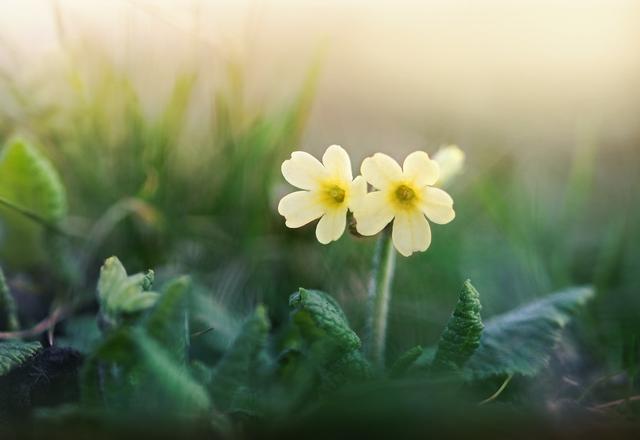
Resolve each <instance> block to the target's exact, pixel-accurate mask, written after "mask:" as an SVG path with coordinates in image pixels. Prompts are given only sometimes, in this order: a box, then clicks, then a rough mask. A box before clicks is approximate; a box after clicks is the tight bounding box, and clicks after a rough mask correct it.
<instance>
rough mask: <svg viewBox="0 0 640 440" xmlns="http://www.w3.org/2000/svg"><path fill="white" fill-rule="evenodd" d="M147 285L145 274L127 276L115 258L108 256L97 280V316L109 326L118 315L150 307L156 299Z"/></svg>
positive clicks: (146, 275) (148, 284) (148, 279)
mask: <svg viewBox="0 0 640 440" xmlns="http://www.w3.org/2000/svg"><path fill="white" fill-rule="evenodd" d="M148 287H150V276H149V273H147V274H142V273H139V274H135V275H131V276H129V275H127V271H126V270H125V268H124V266H123V265H122V263H121V262H120V260H118V258H117V257H110V258H108V259H107V260H106V261H105V263H104V265H103V266H102V268H101V269H100V278H99V280H98V300H99V302H100V315H101V317H102V318H103V319H104V320H105V321H106V322H107V323H108V324H109V325H111V326H113V325H115V324H116V323H117V322H119V318H120V315H122V314H130V313H136V312H140V311H142V310H145V309H148V308H150V307H152V306H153V305H154V304H155V303H156V301H157V299H158V296H159V295H158V294H157V293H156V292H150V291H147V290H145V288H148Z"/></svg>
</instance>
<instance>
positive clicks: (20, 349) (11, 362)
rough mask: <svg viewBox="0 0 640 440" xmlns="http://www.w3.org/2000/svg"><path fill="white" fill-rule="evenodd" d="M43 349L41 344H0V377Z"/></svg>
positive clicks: (13, 342)
mask: <svg viewBox="0 0 640 440" xmlns="http://www.w3.org/2000/svg"><path fill="white" fill-rule="evenodd" d="M41 349H42V345H40V343H39V342H22V341H7V342H0V376H4V375H5V374H7V373H9V372H10V371H11V370H13V369H14V368H17V367H19V366H20V365H22V364H24V363H25V362H27V361H28V360H30V359H31V358H33V357H34V356H35V355H36V354H38V352H39V351H40V350H41Z"/></svg>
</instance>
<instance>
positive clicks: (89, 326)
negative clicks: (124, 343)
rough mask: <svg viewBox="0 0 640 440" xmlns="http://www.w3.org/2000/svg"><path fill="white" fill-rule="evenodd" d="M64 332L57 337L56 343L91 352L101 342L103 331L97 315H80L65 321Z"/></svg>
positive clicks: (83, 351) (82, 351)
mask: <svg viewBox="0 0 640 440" xmlns="http://www.w3.org/2000/svg"><path fill="white" fill-rule="evenodd" d="M63 328H64V334H63V336H59V337H58V338H56V345H58V346H60V347H71V348H73V349H75V350H78V351H79V352H81V353H89V352H91V351H92V350H93V349H94V348H95V347H96V346H97V345H98V344H100V339H101V336H102V335H101V333H100V329H99V328H98V324H97V322H96V317H95V315H80V316H74V317H72V318H69V319H66V320H65V321H64V327H63Z"/></svg>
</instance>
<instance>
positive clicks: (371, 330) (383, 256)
mask: <svg viewBox="0 0 640 440" xmlns="http://www.w3.org/2000/svg"><path fill="white" fill-rule="evenodd" d="M395 267H396V252H395V249H394V248H393V242H392V240H391V231H390V229H385V230H384V231H382V233H381V234H380V238H379V239H378V244H377V246H376V250H375V253H374V255H373V271H372V273H371V280H370V281H369V317H368V323H367V327H368V341H367V354H368V355H369V359H371V361H372V362H373V364H374V365H375V366H376V367H378V368H382V367H384V361H385V345H386V338H387V318H388V315H389V301H390V299H391V284H392V282H393V273H394V271H395Z"/></svg>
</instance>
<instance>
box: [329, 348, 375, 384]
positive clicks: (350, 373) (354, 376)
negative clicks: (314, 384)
mask: <svg viewBox="0 0 640 440" xmlns="http://www.w3.org/2000/svg"><path fill="white" fill-rule="evenodd" d="M372 375H373V371H372V369H371V365H370V364H369V361H367V360H366V359H365V357H364V355H363V354H362V353H361V352H360V351H359V350H351V351H349V352H347V353H345V354H343V355H342V356H340V357H339V358H338V359H336V360H335V361H332V362H329V363H328V364H326V365H325V366H324V368H322V369H321V370H320V378H321V380H322V389H323V390H325V391H331V390H335V389H338V388H340V387H341V386H343V385H345V384H349V383H357V382H362V381H364V380H366V379H369V378H370V377H371V376H372Z"/></svg>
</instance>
